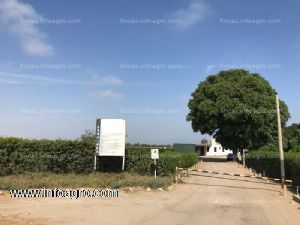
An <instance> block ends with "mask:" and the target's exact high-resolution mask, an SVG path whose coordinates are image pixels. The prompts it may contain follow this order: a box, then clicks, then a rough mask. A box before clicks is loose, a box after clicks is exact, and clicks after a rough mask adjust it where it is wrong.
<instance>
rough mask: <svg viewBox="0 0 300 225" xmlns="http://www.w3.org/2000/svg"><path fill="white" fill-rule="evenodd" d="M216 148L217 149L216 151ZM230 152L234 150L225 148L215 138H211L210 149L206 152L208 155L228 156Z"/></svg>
mask: <svg viewBox="0 0 300 225" xmlns="http://www.w3.org/2000/svg"><path fill="white" fill-rule="evenodd" d="M215 148H216V151H215ZM228 153H232V150H229V149H224V151H223V147H222V145H221V144H219V143H217V142H216V141H215V139H212V140H211V146H210V148H209V151H207V152H206V155H207V156H227V154H228Z"/></svg>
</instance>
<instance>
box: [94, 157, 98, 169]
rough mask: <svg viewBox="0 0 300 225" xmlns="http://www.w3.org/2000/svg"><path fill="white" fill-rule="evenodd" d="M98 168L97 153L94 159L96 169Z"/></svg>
mask: <svg viewBox="0 0 300 225" xmlns="http://www.w3.org/2000/svg"><path fill="white" fill-rule="evenodd" d="M96 169H97V156H96V155H95V160H94V170H95V171H96Z"/></svg>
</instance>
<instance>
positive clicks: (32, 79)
mask: <svg viewBox="0 0 300 225" xmlns="http://www.w3.org/2000/svg"><path fill="white" fill-rule="evenodd" d="M1 76H2V77H9V78H14V79H17V80H18V81H16V82H20V80H21V81H22V83H23V84H25V83H39V84H42V83H58V84H88V83H87V82H82V81H78V80H68V79H56V78H49V77H44V76H36V75H28V74H18V73H7V72H1V71H0V77H1ZM24 81H26V82H24Z"/></svg>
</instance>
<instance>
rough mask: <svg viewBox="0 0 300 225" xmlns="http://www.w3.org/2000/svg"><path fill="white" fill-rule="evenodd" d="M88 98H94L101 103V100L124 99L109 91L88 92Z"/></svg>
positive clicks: (120, 95)
mask: <svg viewBox="0 0 300 225" xmlns="http://www.w3.org/2000/svg"><path fill="white" fill-rule="evenodd" d="M90 96H92V97H95V98H96V99H98V100H100V101H103V100H121V99H123V98H124V95H122V94H120V93H117V92H113V91H111V90H104V91H92V92H90Z"/></svg>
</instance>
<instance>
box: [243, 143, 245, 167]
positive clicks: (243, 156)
mask: <svg viewBox="0 0 300 225" xmlns="http://www.w3.org/2000/svg"><path fill="white" fill-rule="evenodd" d="M243 167H244V168H245V167H246V156H245V149H244V148H243Z"/></svg>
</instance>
